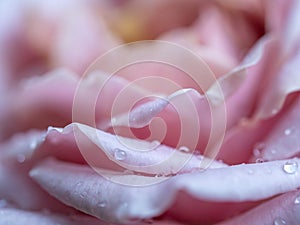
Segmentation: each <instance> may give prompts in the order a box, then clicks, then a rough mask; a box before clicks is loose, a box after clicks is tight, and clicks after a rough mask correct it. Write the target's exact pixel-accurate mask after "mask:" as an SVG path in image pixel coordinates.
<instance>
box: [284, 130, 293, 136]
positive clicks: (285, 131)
mask: <svg viewBox="0 0 300 225" xmlns="http://www.w3.org/2000/svg"><path fill="white" fill-rule="evenodd" d="M291 133H292V130H291V129H285V130H284V134H285V135H286V136H288V135H290V134H291Z"/></svg>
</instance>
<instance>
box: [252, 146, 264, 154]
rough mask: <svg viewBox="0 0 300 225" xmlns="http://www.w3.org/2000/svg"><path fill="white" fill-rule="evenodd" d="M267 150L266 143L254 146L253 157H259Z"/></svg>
mask: <svg viewBox="0 0 300 225" xmlns="http://www.w3.org/2000/svg"><path fill="white" fill-rule="evenodd" d="M264 148H265V144H264V143H258V144H256V145H255V146H254V149H253V155H254V156H256V157H258V156H260V154H261V151H262V150H263V149H264Z"/></svg>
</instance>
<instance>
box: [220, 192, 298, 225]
mask: <svg viewBox="0 0 300 225" xmlns="http://www.w3.org/2000/svg"><path fill="white" fill-rule="evenodd" d="M299 223H300V191H299V190H297V191H293V192H289V193H286V194H282V195H280V196H279V197H275V198H274V199H272V200H269V201H267V202H265V203H263V204H261V205H259V206H257V207H255V208H254V209H251V210H249V211H247V212H245V213H243V214H241V215H239V216H237V217H234V218H233V219H229V220H228V221H225V222H221V223H218V224H217V225H236V224H243V225H253V224H274V225H275V224H276V225H277V224H280V225H281V224H295V225H296V224H299Z"/></svg>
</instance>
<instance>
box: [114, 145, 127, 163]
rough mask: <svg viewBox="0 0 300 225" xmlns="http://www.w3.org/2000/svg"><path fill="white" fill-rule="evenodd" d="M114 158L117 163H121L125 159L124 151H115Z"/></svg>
mask: <svg viewBox="0 0 300 225" xmlns="http://www.w3.org/2000/svg"><path fill="white" fill-rule="evenodd" d="M114 157H115V159H116V160H118V161H123V160H124V159H126V157H127V153H126V152H125V151H124V150H121V149H118V148H117V149H116V150H115V153H114Z"/></svg>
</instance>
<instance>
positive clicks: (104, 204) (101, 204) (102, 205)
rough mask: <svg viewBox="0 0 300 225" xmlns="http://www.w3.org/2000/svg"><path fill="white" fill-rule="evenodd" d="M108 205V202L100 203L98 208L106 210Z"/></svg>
mask: <svg viewBox="0 0 300 225" xmlns="http://www.w3.org/2000/svg"><path fill="white" fill-rule="evenodd" d="M106 205H107V203H106V201H100V202H99V203H98V204H97V206H98V207H99V208H105V207H106Z"/></svg>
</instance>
